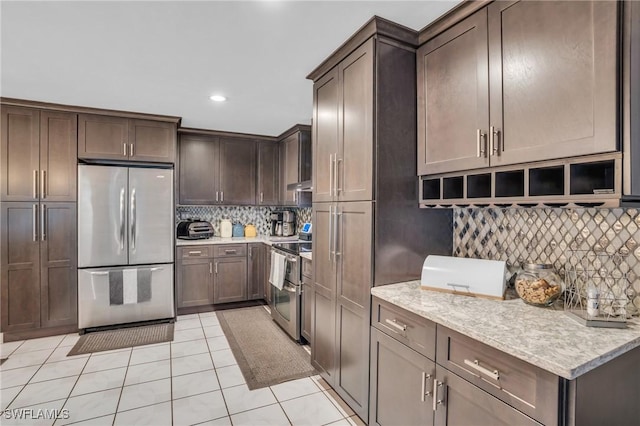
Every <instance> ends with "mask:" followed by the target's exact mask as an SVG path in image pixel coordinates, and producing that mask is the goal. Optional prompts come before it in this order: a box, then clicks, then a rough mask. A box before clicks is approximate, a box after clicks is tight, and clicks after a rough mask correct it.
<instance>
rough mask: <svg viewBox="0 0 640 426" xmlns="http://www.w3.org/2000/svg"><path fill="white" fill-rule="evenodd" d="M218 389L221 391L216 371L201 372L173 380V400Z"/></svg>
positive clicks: (175, 377)
mask: <svg viewBox="0 0 640 426" xmlns="http://www.w3.org/2000/svg"><path fill="white" fill-rule="evenodd" d="M218 389H220V384H219V383H218V378H217V376H216V372H215V371H214V370H207V371H200V372H198V373H192V374H185V375H182V376H174V377H173V378H172V386H171V390H172V397H173V399H179V398H185V397H188V396H193V395H198V394H200V393H206V392H212V391H214V390H218Z"/></svg>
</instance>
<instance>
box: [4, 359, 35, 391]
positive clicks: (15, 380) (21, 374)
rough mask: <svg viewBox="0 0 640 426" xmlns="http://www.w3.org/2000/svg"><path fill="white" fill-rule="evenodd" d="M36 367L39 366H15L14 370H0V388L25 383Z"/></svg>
mask: <svg viewBox="0 0 640 426" xmlns="http://www.w3.org/2000/svg"><path fill="white" fill-rule="evenodd" d="M38 368H40V366H38V365H32V366H30V367H24V368H16V369H15V370H7V371H1V370H0V388H2V389H6V388H12V387H14V386H20V385H26V384H27V382H28V381H29V380H31V378H32V377H33V375H34V374H35V373H36V371H38Z"/></svg>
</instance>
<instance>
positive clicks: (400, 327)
mask: <svg viewBox="0 0 640 426" xmlns="http://www.w3.org/2000/svg"><path fill="white" fill-rule="evenodd" d="M384 322H386V323H387V324H389V325H390V326H391V327H393V328H396V329H398V330H400V331H402V332H405V331H407V324H402V323H401V322H398V320H396V319H392V320H391V319H389V318H387V319H386V320H384Z"/></svg>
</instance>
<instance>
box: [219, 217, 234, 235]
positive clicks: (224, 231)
mask: <svg viewBox="0 0 640 426" xmlns="http://www.w3.org/2000/svg"><path fill="white" fill-rule="evenodd" d="M232 230H233V225H232V224H231V220H230V219H222V220H220V236H221V237H222V238H231V234H232Z"/></svg>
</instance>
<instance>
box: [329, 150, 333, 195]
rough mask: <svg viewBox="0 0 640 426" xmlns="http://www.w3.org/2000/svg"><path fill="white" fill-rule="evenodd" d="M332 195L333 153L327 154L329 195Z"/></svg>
mask: <svg viewBox="0 0 640 426" xmlns="http://www.w3.org/2000/svg"><path fill="white" fill-rule="evenodd" d="M332 196H333V154H329V197H332Z"/></svg>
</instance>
